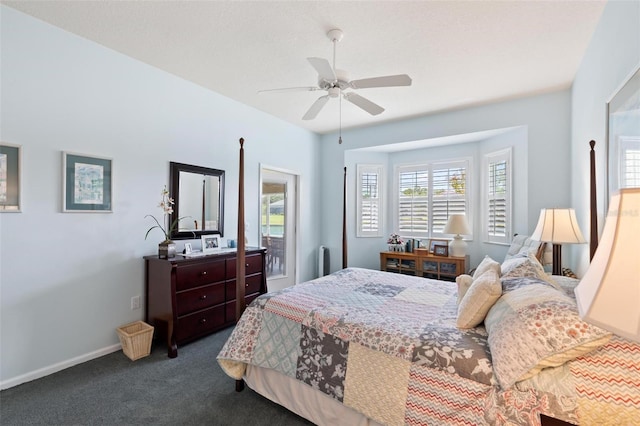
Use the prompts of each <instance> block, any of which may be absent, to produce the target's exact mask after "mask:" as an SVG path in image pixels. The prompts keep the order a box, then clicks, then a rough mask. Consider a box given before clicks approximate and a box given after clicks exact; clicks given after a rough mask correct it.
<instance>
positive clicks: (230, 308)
mask: <svg viewBox="0 0 640 426" xmlns="http://www.w3.org/2000/svg"><path fill="white" fill-rule="evenodd" d="M258 296H260V295H259V294H257V293H253V294H252V295H250V296H246V297H245V298H244V300H245V306H249V304H250V303H251V302H253V299H255V298H257V297H258ZM224 306H225V310H226V315H227V319H226V322H227V324H231V323H235V322H236V301H235V300H232V301H231V302H227V303H226V304H225V305H224Z"/></svg>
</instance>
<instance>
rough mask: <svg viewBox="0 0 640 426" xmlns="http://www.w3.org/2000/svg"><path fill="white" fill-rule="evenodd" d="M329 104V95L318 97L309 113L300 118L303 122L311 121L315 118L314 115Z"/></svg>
mask: <svg viewBox="0 0 640 426" xmlns="http://www.w3.org/2000/svg"><path fill="white" fill-rule="evenodd" d="M327 102H329V95H324V96H320V97H319V98H318V99H316V101H315V102H314V103H313V105H311V108H309V111H307V113H306V114H305V115H304V116H303V117H302V119H303V120H313V119H314V118H316V115H318V113H319V112H320V110H321V109H322V107H324V105H325V104H326V103H327Z"/></svg>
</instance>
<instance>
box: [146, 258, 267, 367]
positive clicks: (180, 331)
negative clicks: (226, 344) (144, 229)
mask: <svg viewBox="0 0 640 426" xmlns="http://www.w3.org/2000/svg"><path fill="white" fill-rule="evenodd" d="M265 252H266V250H265V249H259V248H254V249H251V248H248V249H247V250H246V259H245V266H246V278H245V283H244V286H245V287H246V289H245V300H246V302H247V305H248V304H249V303H251V301H252V300H253V299H255V298H256V297H258V296H259V295H260V294H263V293H266V291H267V278H266V274H265ZM144 261H145V291H146V297H145V308H146V309H145V320H146V322H147V323H149V324H151V325H153V326H154V327H156V331H157V333H158V334H156V336H162V337H163V338H166V341H167V348H168V355H169V357H170V358H175V357H176V356H178V345H182V344H183V343H186V342H188V341H191V340H194V339H197V338H199V337H202V336H206V335H208V334H211V333H213V332H215V331H217V330H220V329H222V328H225V327H228V326H230V325H233V324H235V323H236V318H235V312H236V252H235V251H224V250H223V251H222V252H220V253H216V254H211V255H207V256H201V257H191V258H185V257H183V256H180V255H178V256H176V257H174V258H172V259H160V258H158V256H145V257H144Z"/></svg>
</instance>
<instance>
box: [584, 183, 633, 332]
mask: <svg viewBox="0 0 640 426" xmlns="http://www.w3.org/2000/svg"><path fill="white" fill-rule="evenodd" d="M574 291H575V294H576V299H577V301H578V311H579V313H580V317H581V318H582V319H584V320H585V321H587V322H590V323H592V324H595V325H597V326H598V327H601V328H604V329H606V330H609V331H612V332H614V333H615V334H617V335H619V336H622V337H625V338H627V339H631V340H634V341H636V342H640V188H633V189H632V188H628V189H621V190H620V192H619V193H617V194H615V195H613V196H612V197H611V202H610V204H609V213H608V214H607V218H606V222H605V224H604V230H603V231H602V237H601V238H600V244H599V245H598V249H597V250H596V252H595V254H594V255H593V259H592V261H591V265H590V266H589V269H588V270H587V273H586V274H585V276H584V278H582V280H581V281H580V283H579V284H578V286H577V287H576V288H575V290H574Z"/></svg>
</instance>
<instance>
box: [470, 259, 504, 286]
mask: <svg viewBox="0 0 640 426" xmlns="http://www.w3.org/2000/svg"><path fill="white" fill-rule="evenodd" d="M488 270H493V271H495V272H496V274H498V276H500V264H499V263H498V262H496V261H495V260H493V259H492V258H490V257H489V256H485V257H484V259H482V262H480V264H479V265H478V267H477V268H476V270H475V272H474V273H473V279H474V280H475V279H476V278H478V277H479V276H480V275H482V274H484V273H485V272H487V271H488Z"/></svg>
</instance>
